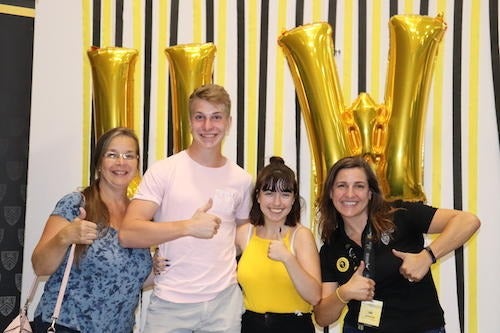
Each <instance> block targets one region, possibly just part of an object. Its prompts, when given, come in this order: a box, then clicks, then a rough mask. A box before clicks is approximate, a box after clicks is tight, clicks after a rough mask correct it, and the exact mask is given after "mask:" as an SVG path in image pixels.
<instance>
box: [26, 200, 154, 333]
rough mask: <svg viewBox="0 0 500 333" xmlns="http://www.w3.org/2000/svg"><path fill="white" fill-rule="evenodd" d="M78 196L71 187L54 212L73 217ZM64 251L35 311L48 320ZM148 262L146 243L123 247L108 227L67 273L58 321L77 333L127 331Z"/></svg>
mask: <svg viewBox="0 0 500 333" xmlns="http://www.w3.org/2000/svg"><path fill="white" fill-rule="evenodd" d="M82 198H83V196H82V195H81V193H79V192H73V193H70V194H67V195H66V196H64V197H63V198H62V199H61V200H60V201H59V202H58V203H57V205H56V208H55V209H54V211H53V212H52V214H53V215H60V216H62V217H64V218H66V219H67V220H69V221H73V219H74V218H75V217H77V216H78V215H79V207H80V205H81V202H82ZM68 254H69V248H68V251H67V253H66V256H65V258H64V260H63V262H62V263H61V265H60V266H59V267H58V269H57V270H56V271H55V272H54V273H53V274H52V275H51V276H50V278H49V279H48V281H47V282H46V284H45V288H44V292H43V295H42V297H41V299H40V303H39V304H38V307H37V309H36V311H35V317H36V316H39V315H42V320H43V321H45V322H51V317H52V314H53V312H54V306H55V303H56V300H57V295H58V292H59V287H60V285H61V280H62V276H63V274H64V268H65V267H66V262H67V259H68ZM151 268H152V260H151V254H150V252H149V249H128V248H123V247H121V246H120V244H119V243H118V232H117V231H116V230H115V229H113V228H108V229H107V230H106V231H105V232H102V233H101V237H100V238H98V239H96V240H95V241H94V243H93V244H92V245H91V246H89V248H88V250H87V251H86V252H85V254H84V255H83V256H82V257H81V258H80V261H79V263H78V264H76V263H74V264H73V267H72V269H71V273H70V275H69V281H68V285H67V288H66V293H65V295H64V299H63V302H62V306H61V313H60V315H59V319H58V320H57V323H58V324H60V325H63V326H66V327H69V328H73V329H75V330H79V331H80V332H82V333H87V332H92V333H95V332H113V333H130V332H132V330H133V326H134V322H135V309H136V307H137V304H138V301H139V296H140V293H141V287H142V284H143V283H144V281H145V279H146V278H147V277H148V275H149V273H150V272H151Z"/></svg>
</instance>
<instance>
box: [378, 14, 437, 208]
mask: <svg viewBox="0 0 500 333" xmlns="http://www.w3.org/2000/svg"><path fill="white" fill-rule="evenodd" d="M389 28H390V41H389V42H390V45H389V66H388V75H387V86H386V90H385V105H386V108H387V111H388V114H389V121H388V127H387V146H386V147H385V158H386V160H387V164H386V165H384V164H385V163H383V164H382V165H381V168H380V170H379V172H380V173H381V174H382V175H384V176H385V179H386V180H387V184H388V186H389V188H386V189H384V192H385V193H386V196H387V197H388V198H389V199H414V200H422V201H423V200H425V195H424V193H423V189H422V178H423V137H424V127H425V126H424V122H425V119H426V110H427V101H428V96H429V89H430V86H431V81H432V73H433V69H434V64H435V59H436V54H437V51H438V46H439V43H440V42H441V40H442V38H443V35H444V32H445V31H446V24H445V23H444V22H443V19H442V16H438V17H437V18H431V17H428V16H417V15H397V16H394V17H392V18H391V20H390V22H389ZM438 144H439V143H438Z"/></svg>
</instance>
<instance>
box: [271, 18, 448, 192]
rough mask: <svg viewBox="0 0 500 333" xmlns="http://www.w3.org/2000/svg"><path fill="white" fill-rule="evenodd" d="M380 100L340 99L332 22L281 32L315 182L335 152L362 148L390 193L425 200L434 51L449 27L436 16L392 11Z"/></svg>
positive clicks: (336, 157)
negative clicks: (425, 147)
mask: <svg viewBox="0 0 500 333" xmlns="http://www.w3.org/2000/svg"><path fill="white" fill-rule="evenodd" d="M389 27H390V41H389V44H390V46H389V65H388V77H387V79H386V91H385V101H384V104H381V105H377V104H376V103H374V102H373V100H372V98H370V96H369V95H368V94H366V93H362V94H360V95H359V96H358V98H357V99H356V101H355V102H354V103H353V105H352V106H351V107H345V105H344V101H343V98H342V91H341V89H340V84H339V79H338V76H337V71H336V68H335V63H334V60H333V51H334V47H333V40H332V29H331V27H330V25H328V24H327V23H314V24H308V25H304V26H300V27H297V28H294V29H292V30H289V31H286V32H284V33H283V34H282V35H281V36H280V37H279V39H278V43H279V45H280V46H281V47H282V49H283V52H284V54H285V56H286V59H287V62H288V65H289V67H290V71H291V74H292V77H293V80H294V84H295V89H296V91H297V95H298V98H299V103H300V107H301V110H302V114H303V118H304V122H305V124H306V129H307V133H308V137H309V144H310V147H311V151H312V154H313V159H314V169H315V172H316V187H315V188H316V194H318V193H319V191H318V185H320V186H321V184H322V183H323V181H324V177H325V175H326V172H327V170H328V168H329V167H330V166H332V165H333V164H334V163H335V162H336V161H337V160H339V159H340V158H342V157H344V156H349V155H358V154H361V155H363V156H364V157H365V158H366V159H367V160H368V161H369V162H370V163H371V165H372V166H373V167H374V170H375V172H376V173H377V175H378V177H379V181H380V184H381V186H382V190H383V191H384V194H385V196H386V198H387V199H389V200H395V199H404V200H413V201H417V200H418V201H423V200H425V195H424V193H423V190H422V177H423V130H424V121H425V114H426V106H427V99H428V94H429V88H430V84H431V78H432V72H433V68H434V62H435V56H436V54H437V49H438V46H439V43H440V41H441V40H442V37H443V35H444V32H445V30H446V24H445V23H444V22H443V19H442V15H439V16H438V17H437V18H431V17H427V16H418V15H397V16H393V17H392V18H391V19H390V22H389Z"/></svg>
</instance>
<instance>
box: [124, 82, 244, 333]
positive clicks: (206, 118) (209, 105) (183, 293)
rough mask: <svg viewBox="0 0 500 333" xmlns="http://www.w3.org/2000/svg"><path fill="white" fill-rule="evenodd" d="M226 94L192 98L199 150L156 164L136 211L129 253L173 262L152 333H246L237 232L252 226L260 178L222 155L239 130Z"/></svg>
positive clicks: (128, 221)
mask: <svg viewBox="0 0 500 333" xmlns="http://www.w3.org/2000/svg"><path fill="white" fill-rule="evenodd" d="M230 107H231V101H230V98H229V95H228V93H227V92H226V90H225V89H224V88H223V87H221V86H218V85H215V84H209V85H205V86H202V87H200V88H198V89H196V90H195V91H194V92H193V94H192V95H191V96H190V98H189V110H190V111H189V112H190V118H189V119H190V126H191V134H192V137H193V140H192V143H191V145H190V146H189V147H188V148H187V149H186V150H183V151H181V152H179V153H177V154H174V155H172V156H170V157H168V158H166V159H164V160H161V161H158V162H156V163H155V164H153V165H152V166H151V167H150V168H149V169H148V171H147V172H146V173H145V175H144V177H143V179H142V181H141V184H140V185H139V188H138V191H137V193H136V195H135V196H134V199H133V200H132V202H131V203H130V205H129V207H128V209H127V214H126V216H125V218H124V221H123V225H122V227H121V229H120V233H119V237H120V242H121V244H122V246H124V247H150V246H153V245H157V244H159V256H160V257H165V258H167V259H168V260H169V262H168V263H169V266H168V267H166V269H165V270H164V271H162V272H161V273H160V274H159V275H157V276H156V278H155V284H154V291H153V294H152V296H151V301H150V305H149V307H148V312H147V317H146V325H145V330H144V332H145V333H148V332H150V333H168V332H174V331H175V332H184V331H185V332H207V331H209V332H235V333H236V332H240V325H241V313H242V312H243V306H242V297H241V291H240V289H239V287H238V284H237V282H236V259H235V257H236V252H235V246H234V239H235V231H236V226H237V224H240V223H244V222H246V221H247V219H248V214H249V211H250V205H251V190H252V188H253V186H252V177H251V176H250V174H248V173H247V172H246V171H244V170H243V169H242V168H240V167H239V166H238V165H237V164H236V163H234V162H232V161H230V160H228V159H227V158H226V157H225V156H224V155H223V154H222V142H223V139H224V137H225V135H226V133H227V132H228V130H229V128H230V125H231V116H230Z"/></svg>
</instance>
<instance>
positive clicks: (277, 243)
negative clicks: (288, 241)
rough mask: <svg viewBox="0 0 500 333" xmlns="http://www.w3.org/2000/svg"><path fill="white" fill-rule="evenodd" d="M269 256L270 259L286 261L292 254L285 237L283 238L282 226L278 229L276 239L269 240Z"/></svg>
mask: <svg viewBox="0 0 500 333" xmlns="http://www.w3.org/2000/svg"><path fill="white" fill-rule="evenodd" d="M267 256H268V257H269V258H270V259H273V260H277V261H281V262H285V261H286V260H288V259H289V258H290V257H291V256H293V255H292V253H291V252H290V251H289V250H288V249H287V247H286V246H285V243H283V239H282V238H281V227H280V228H279V229H277V230H276V234H275V239H273V240H271V241H270V242H269V249H268V251H267Z"/></svg>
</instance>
